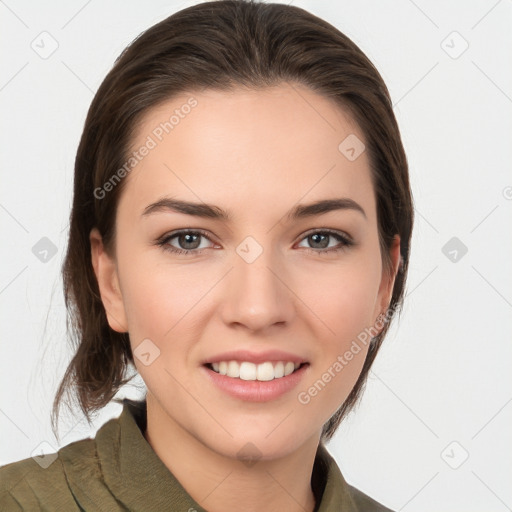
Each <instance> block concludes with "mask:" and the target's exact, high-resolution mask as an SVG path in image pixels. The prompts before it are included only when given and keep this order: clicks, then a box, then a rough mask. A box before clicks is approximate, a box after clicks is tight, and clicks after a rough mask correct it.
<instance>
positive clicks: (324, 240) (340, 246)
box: [299, 229, 354, 254]
mask: <svg viewBox="0 0 512 512" xmlns="http://www.w3.org/2000/svg"><path fill="white" fill-rule="evenodd" d="M302 240H305V241H306V243H309V244H310V245H311V247H305V248H306V249H307V250H310V251H313V252H314V253H320V254H325V253H332V252H338V251H343V250H345V249H347V248H348V247H350V246H352V245H354V242H353V241H352V240H351V239H350V237H348V236H347V235H345V234H344V233H341V232H338V231H332V230H329V229H327V230H326V229H323V230H316V231H312V232H309V233H308V234H307V235H306V236H305V237H304V238H303V239H302ZM331 242H335V243H331ZM336 242H337V243H336ZM299 247H304V246H301V245H299Z"/></svg>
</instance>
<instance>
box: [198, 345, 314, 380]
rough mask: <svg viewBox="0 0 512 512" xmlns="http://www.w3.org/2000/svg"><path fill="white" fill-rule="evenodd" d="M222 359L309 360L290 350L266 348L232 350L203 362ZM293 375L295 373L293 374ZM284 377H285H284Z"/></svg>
mask: <svg viewBox="0 0 512 512" xmlns="http://www.w3.org/2000/svg"><path fill="white" fill-rule="evenodd" d="M221 361H239V362H242V361H247V362H249V363H254V364H261V363H266V362H267V361H269V362H271V363H278V362H279V361H283V362H285V363H286V362H288V361H291V362H292V363H299V364H302V363H307V361H306V360H305V359H304V358H302V357H300V356H298V355H296V354H291V353H290V352H283V351H282V350H266V351H265V352H251V351H250V350H232V351H230V352H224V353H222V354H218V355H215V356H212V357H210V358H208V359H205V360H204V361H203V362H202V363H201V364H202V365H205V364H208V363H220V362H221ZM292 375H293V374H292ZM283 378H284V377H283Z"/></svg>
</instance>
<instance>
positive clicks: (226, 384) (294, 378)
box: [200, 354, 310, 402]
mask: <svg viewBox="0 0 512 512" xmlns="http://www.w3.org/2000/svg"><path fill="white" fill-rule="evenodd" d="M224 356H225V354H224V355H223V356H222V357H224ZM287 357H289V356H287ZM220 360H221V361H225V359H220ZM230 360H231V361H233V360H235V358H232V359H230ZM243 360H244V361H247V359H243ZM280 360H281V361H282V359H280ZM285 360H287V361H293V358H292V359H286V358H285ZM265 361H269V359H265ZM213 362H217V361H216V360H214V361H213ZM263 362H264V361H263ZM297 362H300V361H297ZM309 366H310V365H309V364H303V365H302V366H300V367H299V368H297V370H295V371H294V372H293V373H290V375H287V376H286V377H281V378H279V379H273V380H269V381H257V380H252V381H251V380H242V379H237V378H233V377H228V376H227V375H220V374H219V373H217V372H215V371H213V370H212V369H210V368H209V367H208V366H206V365H203V366H201V367H200V370H201V371H203V372H204V373H205V376H206V377H207V378H208V379H210V382H212V383H213V384H214V385H215V386H216V387H217V388H218V389H220V390H221V391H223V392H224V393H226V394H228V395H230V396H232V397H233V398H237V399H239V400H244V401H246V402H268V401H270V400H275V399H277V398H279V397H281V396H283V395H285V394H286V393H288V392H290V391H291V390H292V389H294V388H295V387H297V385H298V384H299V382H300V381H301V380H302V379H303V377H304V375H305V374H306V372H308V370H309Z"/></svg>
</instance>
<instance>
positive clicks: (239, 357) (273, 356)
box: [202, 350, 307, 364]
mask: <svg viewBox="0 0 512 512" xmlns="http://www.w3.org/2000/svg"><path fill="white" fill-rule="evenodd" d="M220 361H248V362H250V363H254V364H261V363H265V362H267V361H270V362H276V363H277V362H279V361H284V362H288V361H291V362H292V363H300V364H302V363H305V362H307V361H306V360H305V359H304V358H303V357H301V356H298V355H296V354H292V353H291V352H283V351H282V350H265V351H264V352H251V351H250V350H232V351H230V352H223V353H222V354H217V355H215V356H211V357H209V358H208V359H205V360H204V361H203V363H202V364H208V363H219V362H220Z"/></svg>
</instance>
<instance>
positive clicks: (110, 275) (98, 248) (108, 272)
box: [89, 228, 128, 332]
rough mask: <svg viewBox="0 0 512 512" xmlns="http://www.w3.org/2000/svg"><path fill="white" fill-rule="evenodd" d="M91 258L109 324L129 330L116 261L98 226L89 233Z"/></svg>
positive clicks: (112, 326)
mask: <svg viewBox="0 0 512 512" xmlns="http://www.w3.org/2000/svg"><path fill="white" fill-rule="evenodd" d="M89 240H90V242H91V259H92V266H93V268H94V273H95V274H96V279H97V281H98V287H99V289H100V295H101V301H102V302H103V307H104V308H105V311H106V314H107V320H108V324H109V325H110V327H111V329H113V330H114V331H117V332H128V323H127V321H126V313H125V309H124V302H123V296H122V294H121V288H120V286H119V277H118V275H117V267H116V263H115V261H114V260H113V259H112V258H111V257H110V256H109V255H108V254H107V253H106V252H105V248H104V247H103V240H102V237H101V235H100V232H99V231H98V229H97V228H93V229H92V230H91V233H90V234H89Z"/></svg>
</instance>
